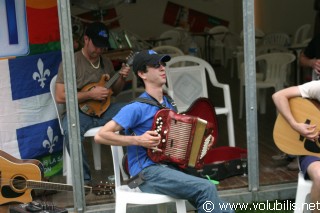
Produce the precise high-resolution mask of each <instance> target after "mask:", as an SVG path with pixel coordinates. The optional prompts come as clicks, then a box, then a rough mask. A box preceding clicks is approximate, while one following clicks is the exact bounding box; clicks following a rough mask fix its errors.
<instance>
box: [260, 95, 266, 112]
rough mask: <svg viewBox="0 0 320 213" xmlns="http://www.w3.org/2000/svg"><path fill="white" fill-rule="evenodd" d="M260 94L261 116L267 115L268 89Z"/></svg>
mask: <svg viewBox="0 0 320 213" xmlns="http://www.w3.org/2000/svg"><path fill="white" fill-rule="evenodd" d="M260 91H261V92H259V99H260V100H259V104H260V114H266V93H267V89H260Z"/></svg>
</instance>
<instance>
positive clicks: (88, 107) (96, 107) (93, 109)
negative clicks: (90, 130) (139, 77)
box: [79, 52, 137, 117]
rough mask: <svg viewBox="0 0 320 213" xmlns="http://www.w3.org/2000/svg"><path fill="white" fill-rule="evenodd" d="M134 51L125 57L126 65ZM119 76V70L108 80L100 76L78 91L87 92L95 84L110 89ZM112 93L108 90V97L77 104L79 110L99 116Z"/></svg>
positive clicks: (129, 62)
mask: <svg viewBox="0 0 320 213" xmlns="http://www.w3.org/2000/svg"><path fill="white" fill-rule="evenodd" d="M136 54H137V52H136V53H132V52H131V53H130V55H129V56H128V57H127V61H126V66H131V65H132V62H133V59H134V56H135V55H136ZM119 77H120V74H119V72H117V73H115V74H114V75H113V76H112V78H110V79H109V80H108V78H107V77H106V75H103V76H101V78H100V81H99V82H95V83H90V84H87V85H86V86H84V87H83V88H82V89H81V90H80V91H81V92H87V91H90V90H91V89H93V88H95V87H96V86H102V87H105V88H107V89H110V88H111V86H112V85H113V84H114V83H115V82H116V81H117V80H118V78H119ZM112 94H113V92H112V90H111V91H110V93H109V95H108V97H107V98H106V100H103V101H97V100H87V101H84V102H82V103H80V104H79V108H80V110H81V111H82V112H83V113H85V114H87V115H90V116H95V117H100V116H101V115H102V114H103V113H104V112H105V111H106V110H107V109H108V107H109V106H110V102H111V95H112Z"/></svg>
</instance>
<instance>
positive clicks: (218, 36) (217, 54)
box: [208, 25, 229, 66]
mask: <svg viewBox="0 0 320 213" xmlns="http://www.w3.org/2000/svg"><path fill="white" fill-rule="evenodd" d="M208 33H210V34H211V37H210V38H209V41H210V42H209V45H210V48H211V49H210V52H212V53H213V54H211V57H212V59H211V60H212V63H215V62H217V61H218V62H219V63H220V65H222V66H224V65H225V43H224V40H225V38H226V36H227V34H228V33H229V29H228V28H227V27H226V26H222V25H219V26H215V27H212V28H211V29H209V31H208Z"/></svg>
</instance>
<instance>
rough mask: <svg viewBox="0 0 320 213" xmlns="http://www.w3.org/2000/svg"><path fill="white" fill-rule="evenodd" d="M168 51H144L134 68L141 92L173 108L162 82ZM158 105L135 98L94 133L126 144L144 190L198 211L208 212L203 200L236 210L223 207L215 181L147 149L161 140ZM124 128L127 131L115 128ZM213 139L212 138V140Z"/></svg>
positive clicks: (101, 139) (131, 166)
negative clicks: (154, 128) (159, 160)
mask: <svg viewBox="0 0 320 213" xmlns="http://www.w3.org/2000/svg"><path fill="white" fill-rule="evenodd" d="M169 60H170V56H169V55H159V54H157V53H156V52H155V51H153V50H144V51H141V52H140V53H139V54H138V55H136V57H135V58H134V61H133V71H134V73H135V74H136V75H137V77H138V79H139V80H142V82H143V84H144V87H145V92H144V93H143V94H142V95H141V96H140V97H143V98H147V99H150V100H153V101H156V102H158V103H160V104H161V105H164V106H166V107H167V108H170V109H172V110H173V109H174V107H173V105H172V102H171V101H170V100H169V99H168V98H167V97H166V96H163V90H162V86H163V85H164V84H165V83H166V72H165V66H166V62H167V61H169ZM158 110H159V107H158V106H155V105H151V104H147V103H141V102H133V103H131V104H128V105H126V106H124V107H123V108H122V109H121V110H120V111H119V113H118V114H117V115H116V116H115V117H113V119H112V120H111V121H109V122H108V123H107V124H106V125H105V126H104V127H103V128H102V129H101V130H100V131H99V132H98V134H97V135H96V136H95V141H96V142H97V143H101V144H107V145H118V146H127V152H128V163H129V172H130V175H131V176H132V177H133V176H136V175H138V174H140V175H142V176H143V179H144V182H143V183H142V184H141V185H139V188H140V190H141V191H143V192H150V193H157V194H165V195H169V196H172V197H175V198H179V199H185V200H188V201H190V203H192V204H193V205H194V206H195V208H196V209H197V210H198V212H205V209H204V207H203V204H205V203H206V202H212V204H213V205H214V207H215V209H214V211H212V212H219V213H220V212H233V210H232V209H230V207H229V206H227V207H228V208H227V209H224V208H220V207H219V205H221V204H222V203H223V202H222V201H221V200H220V198H219V196H218V193H217V189H216V187H215V185H214V184H212V183H211V182H209V181H208V180H206V179H203V178H199V177H195V176H191V175H188V174H186V173H183V172H181V171H179V170H178V169H176V168H174V167H173V166H169V165H164V164H159V163H155V162H153V161H152V160H151V159H150V158H149V157H148V155H147V149H150V148H153V147H155V146H157V145H158V144H159V143H160V138H161V137H160V136H159V135H158V134H157V132H156V131H151V130H150V129H151V127H152V122H153V118H154V116H155V113H156V112H157V111H158ZM123 129H124V130H125V133H126V135H119V134H116V133H115V132H117V131H121V130H123ZM132 133H134V134H132ZM213 141H214V139H212V141H211V143H212V142H213Z"/></svg>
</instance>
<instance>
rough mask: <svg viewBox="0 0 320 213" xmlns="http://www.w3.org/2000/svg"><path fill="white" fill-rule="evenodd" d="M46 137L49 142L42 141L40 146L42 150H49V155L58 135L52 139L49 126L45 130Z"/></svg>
mask: <svg viewBox="0 0 320 213" xmlns="http://www.w3.org/2000/svg"><path fill="white" fill-rule="evenodd" d="M47 135H48V139H49V140H44V141H43V143H42V146H43V147H44V148H49V153H52V152H53V147H54V146H55V143H56V142H58V138H59V137H58V135H56V136H54V137H53V130H52V128H51V126H49V127H48V129H47Z"/></svg>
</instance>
